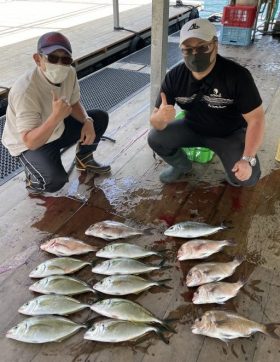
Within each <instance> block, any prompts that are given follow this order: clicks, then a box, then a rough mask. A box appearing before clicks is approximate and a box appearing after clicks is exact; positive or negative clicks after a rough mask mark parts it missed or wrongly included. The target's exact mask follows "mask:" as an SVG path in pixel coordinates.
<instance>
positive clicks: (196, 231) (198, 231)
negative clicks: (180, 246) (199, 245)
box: [164, 221, 227, 239]
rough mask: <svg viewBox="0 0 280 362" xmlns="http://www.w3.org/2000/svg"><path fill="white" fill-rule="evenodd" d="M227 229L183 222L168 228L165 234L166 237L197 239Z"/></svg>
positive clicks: (200, 223) (223, 226)
mask: <svg viewBox="0 0 280 362" xmlns="http://www.w3.org/2000/svg"><path fill="white" fill-rule="evenodd" d="M224 229H227V226H225V225H220V226H211V225H208V224H206V223H202V222H196V221H184V222H180V223H178V224H175V225H172V226H170V228H168V229H167V230H166V231H165V232H164V235H166V236H173V237H175V238H192V239H194V238H199V237H201V236H207V235H211V234H214V233H216V232H218V231H220V230H224Z"/></svg>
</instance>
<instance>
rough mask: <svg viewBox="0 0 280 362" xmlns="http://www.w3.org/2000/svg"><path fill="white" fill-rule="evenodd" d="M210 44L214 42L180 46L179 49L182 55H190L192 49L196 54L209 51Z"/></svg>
mask: <svg viewBox="0 0 280 362" xmlns="http://www.w3.org/2000/svg"><path fill="white" fill-rule="evenodd" d="M212 44H214V42H211V43H208V44H203V45H200V46H198V47H186V48H181V51H182V53H183V55H191V54H193V52H194V50H195V51H196V53H197V54H204V53H208V52H210V50H211V46H212Z"/></svg>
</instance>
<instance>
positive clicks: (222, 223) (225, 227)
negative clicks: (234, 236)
mask: <svg viewBox="0 0 280 362" xmlns="http://www.w3.org/2000/svg"><path fill="white" fill-rule="evenodd" d="M227 224H228V223H227ZM227 224H226V220H223V221H222V222H221V228H222V229H223V230H224V229H233V226H232V225H227Z"/></svg>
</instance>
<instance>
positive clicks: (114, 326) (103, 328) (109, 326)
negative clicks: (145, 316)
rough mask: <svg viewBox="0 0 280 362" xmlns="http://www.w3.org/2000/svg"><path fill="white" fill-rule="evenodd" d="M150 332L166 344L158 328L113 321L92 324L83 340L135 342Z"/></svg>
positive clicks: (143, 324)
mask: <svg viewBox="0 0 280 362" xmlns="http://www.w3.org/2000/svg"><path fill="white" fill-rule="evenodd" d="M150 332H155V333H156V334H157V335H158V336H159V337H160V338H161V339H162V340H163V341H164V342H165V343H168V342H167V341H166V340H165V338H164V336H163V334H162V330H161V328H160V327H156V326H151V325H149V324H145V323H137V322H130V321H120V320H115V319H107V320H104V321H101V322H96V323H94V324H93V326H92V327H91V328H90V329H89V330H88V331H87V332H86V333H85V335H84V339H89V340H92V341H98V342H109V343H118V342H125V341H131V340H136V339H138V338H139V337H142V336H144V335H145V334H147V333H150Z"/></svg>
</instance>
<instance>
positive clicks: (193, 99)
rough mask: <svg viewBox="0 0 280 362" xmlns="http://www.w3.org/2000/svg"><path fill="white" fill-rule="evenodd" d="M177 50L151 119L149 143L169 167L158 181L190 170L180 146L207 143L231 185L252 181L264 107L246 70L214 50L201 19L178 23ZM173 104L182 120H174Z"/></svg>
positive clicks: (256, 173) (213, 36)
mask: <svg viewBox="0 0 280 362" xmlns="http://www.w3.org/2000/svg"><path fill="white" fill-rule="evenodd" d="M180 48H181V51H182V54H183V58H184V62H183V63H181V64H179V65H177V66H176V67H174V68H173V69H172V70H171V71H169V72H168V73H167V74H166V76H165V79H164V81H163V83H162V86H161V90H160V94H159V96H158V98H157V101H156V104H155V109H154V111H153V113H152V115H151V119H150V121H151V124H152V126H153V129H152V130H151V131H150V133H149V137H148V143H149V145H150V147H151V148H152V149H153V150H154V151H155V152H156V153H157V154H158V155H159V156H160V157H161V158H163V160H164V161H166V162H167V163H168V164H169V165H170V166H169V167H168V168H166V169H165V170H164V171H163V172H162V173H161V174H160V180H161V181H162V182H163V183H172V182H175V181H178V180H180V179H182V177H183V176H184V175H185V174H187V173H188V172H189V171H190V170H191V168H192V163H191V161H190V160H189V159H188V158H187V156H186V155H185V153H183V151H182V150H181V148H182V147H206V148H209V149H212V150H213V151H214V152H215V153H216V154H217V155H218V156H219V158H220V159H221V161H222V163H223V166H224V169H225V173H226V179H227V181H228V182H229V183H230V184H231V185H233V186H252V185H255V184H256V182H257V181H258V180H259V178H260V174H261V172H260V164H259V160H258V157H257V156H256V153H257V150H258V149H259V147H260V145H261V143H262V140H263V134H264V111H263V107H262V100H261V97H260V95H259V92H258V90H257V88H256V85H255V83H254V80H253V78H252V76H251V74H250V72H249V71H248V70H247V69H246V68H244V67H242V66H241V65H239V64H237V63H235V62H233V61H231V60H229V59H226V58H224V57H222V56H220V55H218V54H217V51H218V39H217V36H216V30H215V26H214V25H213V24H212V23H210V22H209V21H208V20H206V19H200V18H198V19H193V20H191V21H189V22H187V23H186V24H185V25H184V26H183V27H182V29H181V33H180ZM175 103H177V104H178V105H179V106H180V107H181V108H182V109H183V110H185V111H186V116H185V119H183V120H176V121H174V118H175V115H176V112H175V108H174V105H175Z"/></svg>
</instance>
